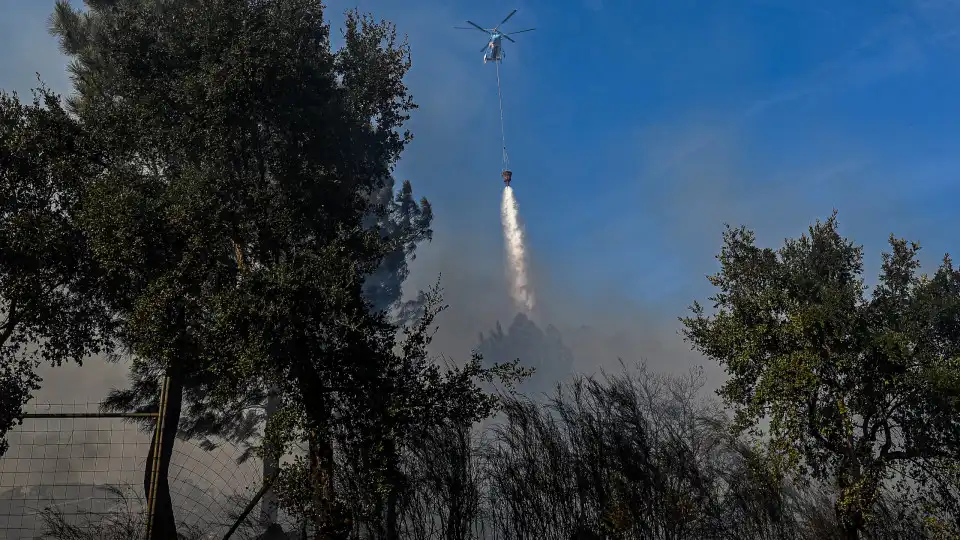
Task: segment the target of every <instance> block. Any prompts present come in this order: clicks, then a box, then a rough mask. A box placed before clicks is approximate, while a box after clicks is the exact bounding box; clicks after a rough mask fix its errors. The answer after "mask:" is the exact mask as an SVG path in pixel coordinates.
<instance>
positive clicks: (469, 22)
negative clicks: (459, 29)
mask: <svg viewBox="0 0 960 540" xmlns="http://www.w3.org/2000/svg"><path fill="white" fill-rule="evenodd" d="M467 24H469V25H470V26H472V27H474V28H476V29H477V30H479V31H481V32H483V33H484V34H489V33H490V31H489V30H487V29H486V28H484V27H482V26H480V25H479V24H477V23H475V22H473V21H467Z"/></svg>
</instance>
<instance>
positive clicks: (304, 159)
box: [54, 0, 509, 538]
mask: <svg viewBox="0 0 960 540" xmlns="http://www.w3.org/2000/svg"><path fill="white" fill-rule="evenodd" d="M54 32H55V34H56V35H57V36H58V37H59V38H60V43H61V46H62V48H63V50H64V51H65V52H66V53H67V54H68V55H69V56H70V57H71V58H72V62H71V64H70V71H71V74H72V77H73V81H74V86H75V91H76V92H75V95H74V96H73V97H72V98H71V101H70V106H71V110H72V112H73V113H74V114H75V115H76V117H77V119H78V121H79V122H80V123H81V124H82V125H83V126H84V130H85V132H86V133H87V134H88V136H89V137H90V138H91V140H94V141H95V142H96V144H97V150H98V156H99V158H100V160H101V161H102V162H103V164H104V166H103V170H102V171H101V172H100V174H98V175H97V176H95V177H94V178H92V179H91V180H90V181H89V182H88V183H86V184H85V185H83V186H82V190H81V193H80V196H81V197H82V200H83V201H84V203H85V204H84V205H83V208H82V212H80V213H79V214H78V217H77V222H78V224H79V226H80V227H81V228H82V230H83V231H84V234H85V238H86V240H87V241H88V242H89V245H90V257H91V259H92V260H93V261H94V262H95V263H96V265H97V267H98V268H100V269H101V270H102V273H103V275H104V279H103V287H102V289H101V290H102V291H103V292H104V294H105V296H106V298H107V301H108V302H109V306H110V308H111V311H112V313H113V314H114V315H115V317H116V318H117V320H118V323H119V328H120V332H119V334H118V336H119V337H120V339H121V340H122V342H123V344H124V345H125V346H126V347H128V348H129V350H130V351H132V353H133V354H134V365H133V371H134V373H135V375H136V376H137V379H135V383H143V384H144V385H145V386H143V387H142V388H140V390H143V391H149V390H152V389H151V388H149V381H150V379H151V377H150V375H154V377H153V380H154V381H155V380H156V378H155V376H156V374H164V375H166V376H167V377H168V379H169V381H170V393H169V395H170V408H169V410H168V412H167V418H166V420H165V422H166V425H167V426H170V427H172V428H173V429H172V430H171V431H172V432H175V431H176V427H177V425H178V423H179V420H180V406H181V402H182V400H183V397H184V396H186V397H187V398H188V403H191V404H193V405H196V404H201V406H200V408H199V409H198V410H199V411H202V410H203V409H207V410H210V409H219V410H231V408H234V409H235V408H236V407H239V406H241V405H243V404H244V403H246V402H248V401H249V400H250V399H251V396H258V395H263V394H264V393H265V392H266V391H268V390H269V391H271V392H275V393H276V395H277V398H278V401H279V403H278V405H279V411H278V412H277V421H276V422H275V423H274V424H273V426H272V428H271V429H268V434H267V444H265V445H264V448H263V451H264V452H271V453H274V454H277V453H284V452H286V451H288V450H289V449H290V448H291V446H292V445H296V444H299V443H302V444H303V445H304V446H305V447H306V448H307V452H306V457H305V458H304V459H303V460H302V461H299V462H296V463H294V464H293V465H291V466H289V467H287V468H286V469H285V470H284V471H283V474H282V475H281V476H282V478H281V480H282V481H281V482H280V488H281V490H282V491H283V493H281V495H282V497H281V498H283V499H284V500H285V502H286V503H287V506H288V507H289V508H291V509H293V510H299V511H300V512H301V513H303V514H304V515H305V516H307V517H309V518H310V519H312V520H313V521H314V523H315V525H316V528H317V530H318V531H319V532H318V534H320V535H321V537H324V538H328V537H339V536H340V535H342V534H345V532H344V527H349V520H347V519H346V516H344V515H342V514H343V509H342V508H341V504H340V502H339V499H340V497H339V496H338V495H337V491H336V472H337V471H336V466H335V465H336V464H335V455H334V454H335V453H336V452H341V451H347V450H344V448H347V449H349V451H350V452H352V453H351V454H350V455H351V456H356V458H355V459H359V460H366V461H365V462H364V464H365V465H366V466H367V467H366V468H367V469H368V470H369V471H370V472H371V480H370V481H371V482H373V483H375V484H383V485H385V486H386V487H385V488H384V489H385V490H386V491H387V492H388V493H389V492H391V490H393V491H395V490H396V489H397V483H398V482H399V479H398V478H397V477H396V474H395V472H393V471H395V470H396V468H397V466H396V455H397V453H398V451H399V450H398V448H399V446H400V445H402V442H403V441H402V440H401V435H402V434H403V433H404V431H403V427H404V426H405V425H408V424H409V423H410V422H414V421H416V422H426V421H430V419H432V418H438V417H444V416H450V415H454V416H456V415H466V416H467V417H468V418H472V417H473V416H474V415H477V414H481V415H482V414H487V411H489V406H490V403H491V402H490V401H489V399H488V398H487V397H485V396H484V395H483V394H482V393H480V392H479V391H477V390H476V387H475V386H473V384H474V382H473V381H475V380H476V379H477V378H482V377H485V376H487V374H492V373H493V372H492V371H489V370H485V369H481V368H480V367H479V364H478V363H477V362H476V361H474V362H471V363H468V365H467V366H466V367H465V368H463V369H459V370H453V371H451V372H448V373H447V374H444V372H442V371H440V370H438V369H437V368H436V366H433V365H432V364H431V363H430V362H429V357H428V355H427V353H426V349H425V343H426V342H427V341H428V336H427V334H428V333H429V328H428V326H429V325H427V326H425V325H424V321H430V320H432V316H433V315H432V314H431V313H434V312H435V311H436V309H438V308H437V306H438V304H437V302H438V300H431V295H428V298H427V300H428V302H427V307H426V312H424V313H422V317H421V320H420V322H419V323H417V324H414V325H413V327H412V328H413V329H412V330H409V331H408V335H407V337H406V338H405V339H404V340H402V341H398V336H397V334H398V330H399V329H398V327H397V325H396V324H394V323H393V322H392V321H391V320H390V319H389V317H388V314H387V313H386V312H385V310H386V308H388V307H390V306H391V305H393V304H395V302H396V300H397V298H398V297H399V291H400V289H399V283H400V281H402V278H403V277H404V273H405V269H404V268H403V267H404V265H405V259H406V257H407V255H408V254H409V253H410V252H411V251H412V249H413V247H414V245H415V243H416V242H417V241H419V240H421V239H424V238H428V237H429V234H430V230H429V224H430V217H431V212H430V207H429V204H427V203H425V202H421V203H420V204H419V205H418V204H416V203H415V202H414V201H413V198H412V187H411V186H410V185H409V184H405V185H404V186H403V187H402V188H401V190H400V193H399V194H398V196H397V198H396V199H395V200H394V201H393V202H391V203H389V204H388V203H387V201H386V200H384V193H385V192H387V191H389V192H391V193H392V186H393V179H392V176H391V173H392V168H393V165H394V163H395V162H396V160H397V159H398V158H399V156H400V153H401V152H402V150H403V148H404V147H405V145H406V143H407V142H408V141H409V140H410V137H411V136H410V134H409V132H407V131H404V130H403V124H404V122H405V121H406V120H407V118H408V116H409V113H410V111H412V110H413V109H414V108H415V105H414V103H413V100H412V98H411V97H410V95H409V93H408V91H407V88H406V85H405V83H404V77H405V75H406V73H407V70H408V69H409V67H410V60H409V51H408V49H407V47H406V45H405V43H403V42H402V41H400V40H399V39H398V38H397V35H396V32H395V30H394V29H393V27H392V26H391V25H390V24H388V23H386V22H383V21H376V20H374V19H373V18H372V17H369V16H365V15H361V14H359V13H358V12H356V11H351V12H348V13H347V15H346V19H345V25H344V30H343V35H344V45H343V47H341V48H340V49H338V50H334V49H333V48H332V47H331V46H330V38H329V32H330V29H329V25H328V24H327V22H326V21H325V18H324V9H323V6H322V4H321V3H320V2H319V1H317V0H273V1H268V2H249V1H247V0H221V1H216V2H192V1H177V2H164V1H155V2H143V1H139V0H114V1H101V2H94V3H90V4H89V9H88V10H87V11H84V12H81V11H76V10H73V9H72V8H71V7H70V6H69V5H68V4H67V3H66V2H62V1H61V2H58V4H57V7H56V12H55V16H54ZM401 259H403V260H401ZM384 269H386V271H395V272H396V273H397V274H398V276H395V277H390V276H387V277H388V278H389V279H384V278H383V276H381V275H379V274H378V272H383V271H384ZM391 280H392V281H391ZM434 297H435V295H434ZM508 371H509V369H506V368H505V369H504V370H500V371H499V372H498V373H504V374H507V373H508ZM153 384H154V385H155V384H156V383H155V382H154V383H153ZM424 385H425V386H424ZM135 389H136V388H135ZM201 394H202V396H203V397H202V398H201V397H200V396H201ZM437 396H446V397H447V398H449V399H447V400H440V401H438V400H437V399H436V398H437ZM375 428H376V429H375ZM171 436H172V435H171ZM337 437H339V439H337ZM167 443H168V444H165V445H163V447H164V448H169V447H170V445H171V444H172V441H167ZM338 444H339V445H340V446H338ZM162 459H163V461H164V463H165V464H167V465H168V464H169V456H162ZM167 465H162V467H165V466H167ZM160 476H161V478H162V477H163V476H164V474H163V471H162V472H161V475H160ZM161 481H163V480H161ZM145 482H148V480H146V479H145ZM145 487H148V488H149V487H150V486H149V485H145ZM301 488H302V489H301ZM148 492H150V490H149V489H148ZM165 492H166V489H165V488H164V486H163V485H161V486H160V489H159V491H158V493H159V494H160V495H158V497H160V498H161V499H166V500H161V501H160V503H161V504H160V506H161V509H162V510H161V512H160V514H162V515H160V516H159V517H158V525H159V526H161V527H162V529H161V531H166V532H165V533H163V534H173V529H174V523H173V519H172V511H170V501H169V495H165ZM389 506H390V505H389V504H388V515H387V516H386V517H385V519H386V520H387V522H388V523H387V529H388V530H391V529H392V530H395V527H393V526H392V525H391V524H390V520H391V518H390V516H389Z"/></svg>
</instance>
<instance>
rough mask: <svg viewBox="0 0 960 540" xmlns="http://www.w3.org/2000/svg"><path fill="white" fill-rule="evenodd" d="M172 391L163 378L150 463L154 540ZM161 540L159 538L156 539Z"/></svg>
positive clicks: (149, 527) (150, 530)
mask: <svg viewBox="0 0 960 540" xmlns="http://www.w3.org/2000/svg"><path fill="white" fill-rule="evenodd" d="M169 392H170V377H169V376H165V377H164V378H163V384H162V386H161V387H160V399H159V400H158V402H157V423H156V428H155V429H154V430H153V448H154V450H153V462H152V463H150V493H147V494H146V496H147V526H146V533H147V534H146V539H147V540H154V525H155V524H156V515H157V485H158V484H159V483H160V463H161V460H162V459H163V440H164V439H165V437H164V436H163V434H164V431H165V430H164V427H165V424H166V418H167V415H166V412H167V397H168V395H169ZM156 540H159V539H156Z"/></svg>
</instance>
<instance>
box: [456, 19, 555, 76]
mask: <svg viewBox="0 0 960 540" xmlns="http://www.w3.org/2000/svg"><path fill="white" fill-rule="evenodd" d="M516 12H517V10H513V11H511V12H510V14H509V15H507V17H506V18H505V19H503V20H502V21H500V24H498V25H497V26H496V27H494V28H484V27H482V26H480V25H479V24H477V23H475V22H473V21H467V24H469V25H470V26H454V28H456V29H457V30H474V29H476V30H479V31H481V32H483V33H484V34H487V35H488V36H489V38H490V41H489V42H488V43H487V44H486V45H485V46H484V47H483V49H482V50H483V63H484V64H486V63H487V62H500V61H502V60H503V58H504V54H503V46H502V45H501V40H502V39H504V38H506V39H507V40H508V41H513V38H511V37H510V36H512V35H513V34H519V33H522V32H529V31H531V30H536V28H527V29H526V30H517V31H516V32H510V33H509V34H508V33H506V32H501V31H500V27H501V26H503V23H505V22H507V21H508V20H510V17H513V15H514V13H516ZM513 42H514V43H516V41H513Z"/></svg>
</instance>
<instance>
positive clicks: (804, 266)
mask: <svg viewBox="0 0 960 540" xmlns="http://www.w3.org/2000/svg"><path fill="white" fill-rule="evenodd" d="M890 248H891V251H890V252H889V253H885V254H884V255H883V268H882V272H881V274H880V278H879V282H878V284H877V285H876V286H875V287H874V288H873V293H872V295H870V296H869V297H867V296H866V295H865V290H866V287H865V286H864V281H863V277H862V272H863V261H862V257H863V256H862V248H860V247H859V246H856V245H854V244H853V243H852V242H851V241H849V240H847V239H845V238H843V237H841V236H840V234H839V233H838V231H837V221H836V214H834V215H833V216H832V217H831V218H830V219H828V220H827V221H826V222H822V223H821V222H817V223H816V224H815V225H814V226H812V227H810V229H809V233H808V234H807V235H803V236H801V237H800V238H799V239H796V240H787V241H786V243H785V245H784V246H783V247H782V248H780V249H779V250H776V251H774V250H773V249H769V248H759V247H757V246H756V244H755V236H754V234H753V233H752V232H750V231H748V230H747V229H745V228H738V229H734V228H728V229H727V231H726V232H725V234H724V247H723V250H722V251H721V253H720V255H719V256H718V259H719V260H720V265H721V269H720V272H719V273H718V274H716V275H714V276H711V277H710V282H711V283H712V284H713V285H714V286H715V287H716V288H717V290H718V292H717V293H716V294H715V295H714V296H713V297H711V299H710V300H711V302H713V303H714V307H715V309H716V312H715V313H714V314H711V315H708V314H706V312H705V310H704V309H703V307H702V306H700V305H699V304H696V303H695V304H694V306H693V316H692V317H689V318H685V319H683V323H684V325H685V327H686V330H685V333H686V337H687V338H688V339H689V340H690V341H691V342H692V343H693V345H694V347H695V348H696V349H698V350H700V351H701V352H703V353H704V354H705V355H706V356H708V357H710V358H713V359H715V360H716V361H718V362H719V363H720V364H721V365H723V366H724V367H725V368H726V370H727V373H728V374H729V379H728V380H727V381H726V383H725V384H724V385H723V387H722V389H721V390H720V395H722V396H723V397H724V399H725V400H726V401H727V402H728V403H729V404H731V405H732V406H733V407H734V408H735V410H736V413H737V422H738V425H739V426H740V427H750V426H757V425H758V424H759V422H760V421H761V420H769V428H768V434H769V444H770V448H771V449H772V451H773V452H774V454H775V455H776V456H778V459H780V460H781V461H782V462H783V463H784V464H785V465H786V466H788V467H791V468H793V469H794V470H795V471H797V472H798V473H800V474H801V475H802V474H809V475H810V477H811V478H813V479H816V480H826V481H831V482H833V483H834V484H835V486H836V487H837V489H838V490H839V499H838V500H837V502H836V513H837V516H838V519H839V520H840V522H841V523H842V524H843V527H844V530H845V531H846V535H847V537H850V538H856V537H857V535H858V531H860V530H862V529H863V528H864V527H865V525H866V523H867V521H868V520H869V518H870V515H871V513H872V508H873V507H874V505H875V503H876V501H877V499H878V496H879V493H880V491H881V488H882V487H883V486H884V484H885V483H889V482H892V481H894V480H895V479H896V478H895V477H896V476H899V477H900V478H901V479H904V478H906V479H909V480H910V481H912V482H913V483H915V484H916V485H918V486H919V487H920V489H923V488H934V487H935V486H936V484H937V478H938V477H939V473H938V472H937V469H941V468H943V467H945V466H947V465H948V464H949V463H956V460H957V459H958V458H960V416H958V413H960V394H958V392H957V390H958V388H960V385H958V382H960V359H958V347H960V273H958V272H957V270H955V269H954V268H953V264H952V262H951V260H950V258H949V257H944V259H943V263H942V264H941V266H940V267H939V268H938V270H937V271H936V273H935V274H934V275H933V276H927V275H922V274H919V273H918V269H919V266H920V264H919V261H918V260H917V252H918V251H919V246H918V245H917V244H915V243H910V242H907V241H905V240H902V239H897V238H894V237H892V236H891V238H890ZM898 485H899V487H900V488H902V490H907V489H909V487H908V483H905V482H900V483H899V484H898ZM950 504H951V505H955V504H956V503H955V502H950ZM955 508H956V507H955V506H954V509H955Z"/></svg>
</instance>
